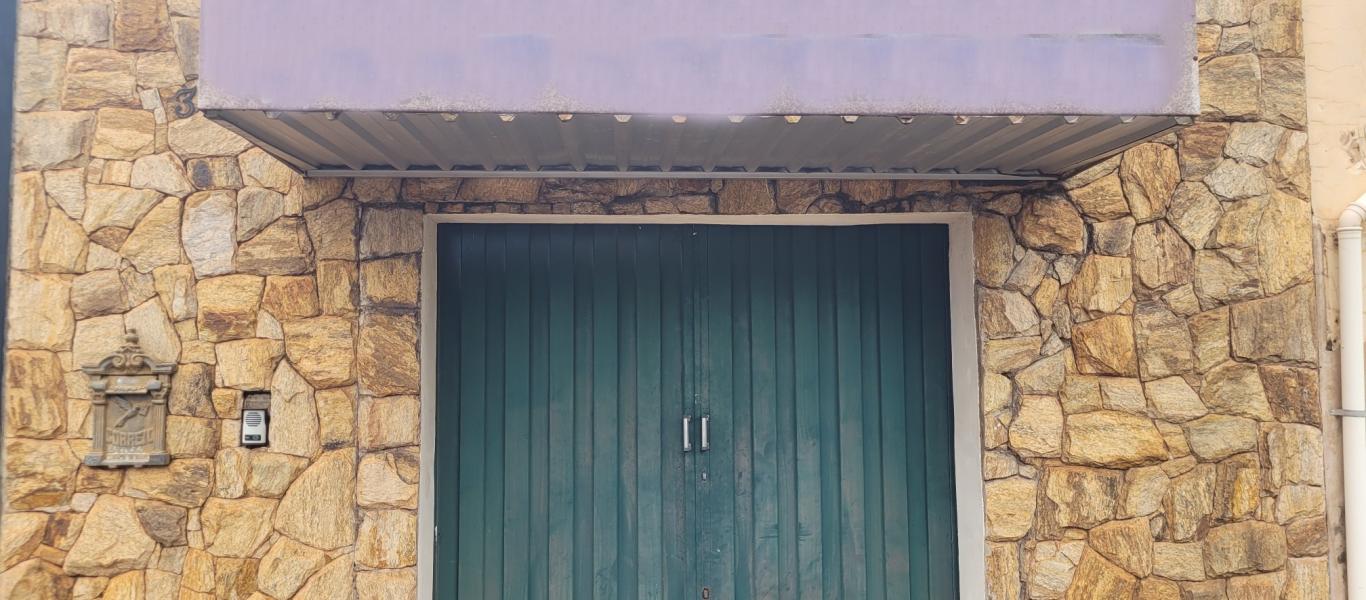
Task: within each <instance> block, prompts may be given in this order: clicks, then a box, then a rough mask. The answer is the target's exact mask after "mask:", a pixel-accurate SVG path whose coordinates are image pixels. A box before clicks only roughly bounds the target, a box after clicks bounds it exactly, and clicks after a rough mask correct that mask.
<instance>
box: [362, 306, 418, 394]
mask: <svg viewBox="0 0 1366 600" xmlns="http://www.w3.org/2000/svg"><path fill="white" fill-rule="evenodd" d="M417 333H418V332H417V319H416V318H415V317H413V316H412V315H388V314H380V313H367V314H365V315H364V316H362V318H361V325H360V335H359V338H358V343H357V344H356V362H357V371H358V373H359V376H360V385H361V391H362V393H366V394H370V395H374V396H390V395H396V394H405V393H407V394H413V393H417V391H418V380H419V372H418V371H419V369H418V366H419V362H418V357H417V342H418V339H417V337H418V336H417Z"/></svg>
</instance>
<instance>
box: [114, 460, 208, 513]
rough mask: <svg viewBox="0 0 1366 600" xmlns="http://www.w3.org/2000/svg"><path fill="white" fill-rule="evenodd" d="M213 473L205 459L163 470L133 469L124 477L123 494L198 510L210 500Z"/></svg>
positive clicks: (181, 462)
mask: <svg viewBox="0 0 1366 600" xmlns="http://www.w3.org/2000/svg"><path fill="white" fill-rule="evenodd" d="M213 470H214V466H213V459H207V458H185V459H176V460H172V461H171V464H170V465H168V466H166V467H155V468H153V467H148V468H142V469H134V470H131V471H128V473H127V474H126V476H125V477H124V482H123V489H122V493H123V494H124V495H126V496H131V497H134V498H146V499H152V500H160V501H162V502H167V503H170V504H174V505H176V506H183V507H185V508H198V507H199V505H201V504H203V503H204V499H205V498H207V497H208V496H209V488H210V486H211V485H212V482H213Z"/></svg>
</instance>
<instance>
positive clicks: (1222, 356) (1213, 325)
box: [1187, 307, 1229, 372]
mask: <svg viewBox="0 0 1366 600" xmlns="http://www.w3.org/2000/svg"><path fill="white" fill-rule="evenodd" d="M1187 322H1188V323H1189V325H1190V332H1191V341H1192V343H1193V345H1194V352H1195V362H1196V368H1197V369H1198V370H1199V371H1201V372H1204V371H1208V370H1210V369H1212V368H1214V367H1215V366H1217V365H1219V364H1221V363H1223V362H1224V361H1226V360H1228V359H1229V309H1228V307H1221V308H1217V309H1214V310H1209V311H1205V312H1202V313H1200V314H1197V315H1194V316H1192V317H1190V318H1189V319H1187Z"/></svg>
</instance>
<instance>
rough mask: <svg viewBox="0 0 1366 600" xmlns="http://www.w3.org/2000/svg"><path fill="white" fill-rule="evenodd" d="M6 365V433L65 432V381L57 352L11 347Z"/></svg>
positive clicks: (48, 435) (47, 434) (37, 434)
mask: <svg viewBox="0 0 1366 600" xmlns="http://www.w3.org/2000/svg"><path fill="white" fill-rule="evenodd" d="M5 366H6V367H7V368H6V369H5V433H6V434H7V435H10V436H15V437H28V438H53V437H57V436H60V435H61V434H63V433H65V432H66V429H67V425H66V381H65V375H64V373H63V369H62V364H61V361H60V360H58V358H57V355H56V354H53V353H51V352H43V351H27V350H12V351H10V352H9V353H7V354H6V355H5Z"/></svg>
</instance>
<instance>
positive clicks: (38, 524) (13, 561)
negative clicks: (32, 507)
mask: <svg viewBox="0 0 1366 600" xmlns="http://www.w3.org/2000/svg"><path fill="white" fill-rule="evenodd" d="M47 521H48V516H47V515H46V514H43V513H9V514H6V515H5V527H4V528H3V529H0V570H4V569H9V568H10V567H13V566H14V565H17V564H19V563H20V562H23V560H24V559H26V558H28V557H29V556H30V555H31V554H32V553H33V551H34V550H36V549H37V548H38V545H39V544H41V543H42V542H43V531H44V529H45V528H46V527H47Z"/></svg>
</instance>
